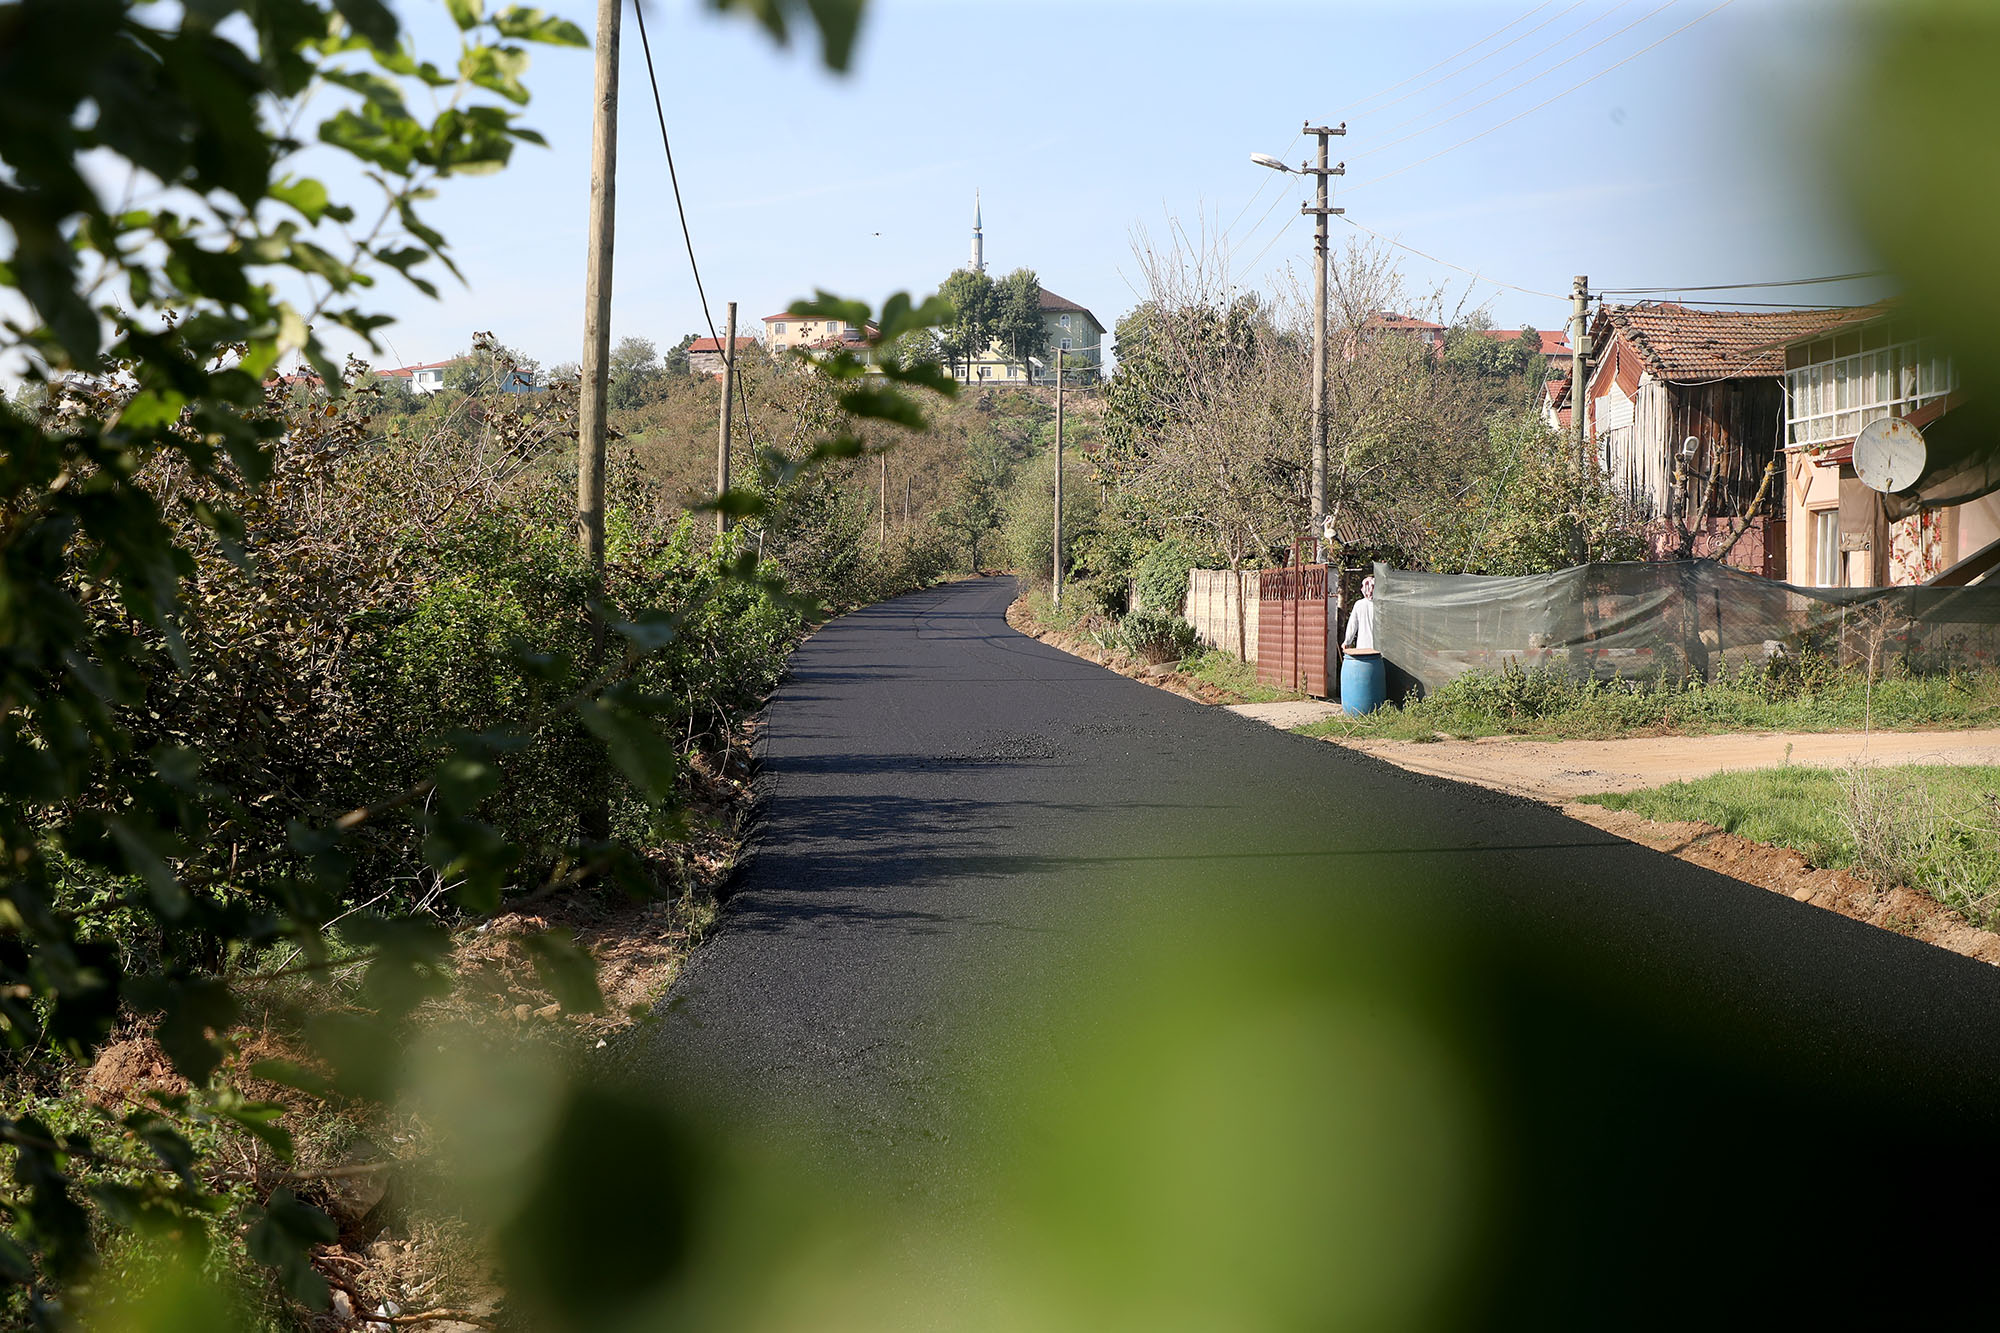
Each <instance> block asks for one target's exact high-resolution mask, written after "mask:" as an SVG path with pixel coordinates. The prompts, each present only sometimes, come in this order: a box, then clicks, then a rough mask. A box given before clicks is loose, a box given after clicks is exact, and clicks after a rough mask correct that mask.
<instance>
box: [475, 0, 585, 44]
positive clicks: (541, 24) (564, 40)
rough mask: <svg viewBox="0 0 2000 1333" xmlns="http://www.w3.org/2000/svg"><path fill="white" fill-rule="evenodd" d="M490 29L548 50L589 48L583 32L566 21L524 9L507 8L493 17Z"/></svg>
mask: <svg viewBox="0 0 2000 1333" xmlns="http://www.w3.org/2000/svg"><path fill="white" fill-rule="evenodd" d="M493 26H494V27H495V28H498V29H499V30H500V35H501V36H502V37H512V38H515V39H517V40H519V41H524V42H541V43H543V44H545V45H548V46H589V45H590V38H589V37H588V36H586V35H585V34H584V31H583V29H582V28H579V27H577V26H576V24H574V23H571V22H570V21H569V20H568V19H566V18H558V17H556V16H555V15H553V14H545V13H543V12H542V11H541V10H539V9H531V8H529V7H528V6H526V5H509V6H507V8H505V9H503V10H501V11H500V12H499V13H498V14H497V15H495V16H494V18H493Z"/></svg>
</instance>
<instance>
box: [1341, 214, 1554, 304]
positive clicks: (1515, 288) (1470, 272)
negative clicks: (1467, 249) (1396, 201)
mask: <svg viewBox="0 0 2000 1333" xmlns="http://www.w3.org/2000/svg"><path fill="white" fill-rule="evenodd" d="M1341 221H1343V222H1345V223H1346V224H1347V225H1348V226H1350V227H1357V228H1359V229H1360V230H1362V231H1365V232H1367V233H1368V234H1369V235H1370V236H1373V237H1374V238H1375V239H1376V240H1378V241H1382V242H1384V243H1386V244H1389V245H1393V246H1395V247H1396V248H1397V249H1398V250H1407V251H1409V252H1410V253H1411V254H1413V255H1415V256H1417V257H1418V258H1419V259H1428V260H1430V262H1431V263H1433V264H1442V265H1444V266H1445V267H1446V268H1451V269H1457V270H1458V271H1459V272H1460V273H1463V274H1465V275H1466V276H1467V277H1469V278H1474V279H1477V280H1478V281H1480V282H1484V283H1487V284H1490V285H1491V286H1494V287H1505V288H1506V289H1507V290H1508V291H1510V292H1519V293H1521V294H1522V295H1523V296H1542V297H1547V298H1548V299H1549V300H1551V301H1567V300H1568V299H1569V298H1568V297H1567V296H1558V295H1556V294H1555V293H1554V292H1540V291H1536V290H1535V289H1534V288H1533V287H1523V286H1520V285H1519V284H1517V283H1512V282H1502V281H1500V279H1498V278H1492V277H1488V276H1487V275H1486V274H1484V273H1480V272H1478V271H1476V270H1474V269H1469V268H1467V267H1465V265H1463V264H1454V263H1452V262H1451V261H1450V260H1449V259H1439V258H1438V257H1437V256H1436V255H1433V254H1428V253H1426V252H1424V251H1422V250H1419V249H1417V247H1416V246H1414V245H1405V244H1404V243H1403V242H1401V241H1399V240H1397V239H1396V238H1395V237H1393V236H1384V235H1383V234H1382V233H1381V232H1379V231H1376V230H1375V229H1374V228H1373V227H1370V226H1366V225H1364V224H1362V223H1359V222H1356V221H1355V220H1354V219H1353V218H1351V217H1347V216H1346V215H1345V214H1343V215H1342V216H1341Z"/></svg>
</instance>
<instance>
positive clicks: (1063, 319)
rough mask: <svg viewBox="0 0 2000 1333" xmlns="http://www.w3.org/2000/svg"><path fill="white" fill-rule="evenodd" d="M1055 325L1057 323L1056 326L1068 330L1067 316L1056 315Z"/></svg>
mask: <svg viewBox="0 0 2000 1333" xmlns="http://www.w3.org/2000/svg"><path fill="white" fill-rule="evenodd" d="M1056 323H1058V324H1060V325H1062V326H1063V327H1064V328H1068V327H1069V316H1068V315H1057V316H1056Z"/></svg>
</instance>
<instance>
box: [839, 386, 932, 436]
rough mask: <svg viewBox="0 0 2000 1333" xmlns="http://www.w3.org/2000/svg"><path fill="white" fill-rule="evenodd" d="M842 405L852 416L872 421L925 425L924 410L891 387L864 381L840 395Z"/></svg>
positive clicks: (915, 425) (919, 427) (912, 426)
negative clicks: (864, 382)
mask: <svg viewBox="0 0 2000 1333" xmlns="http://www.w3.org/2000/svg"><path fill="white" fill-rule="evenodd" d="M840 408H841V410H842V411H843V412H846V413H847V414H848V415H849V416H853V417H860V418H862V419H864V420H870V421H892V422H894V423H895V424H897V425H899V426H908V427H909V428H910V429H912V430H922V429H923V428H924V414H923V409H921V408H919V407H918V406H917V405H916V404H915V403H913V402H911V401H910V400H909V399H908V398H906V397H904V396H903V395H902V394H900V393H898V392H896V390H894V389H891V388H886V387H883V386H880V385H875V384H864V385H860V386H858V387H856V388H852V389H849V390H848V391H847V392H845V393H843V394H841V395H840Z"/></svg>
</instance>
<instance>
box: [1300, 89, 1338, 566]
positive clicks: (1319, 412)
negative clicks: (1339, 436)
mask: <svg viewBox="0 0 2000 1333" xmlns="http://www.w3.org/2000/svg"><path fill="white" fill-rule="evenodd" d="M1304 132H1305V133H1307V134H1313V135H1317V136H1319V163H1318V165H1317V166H1306V167H1301V168H1300V170H1301V171H1302V172H1304V173H1305V174H1307V175H1309V176H1312V177H1314V178H1315V183H1316V185H1317V188H1316V189H1315V190H1314V192H1313V193H1314V201H1313V202H1312V203H1311V204H1301V205H1300V206H1299V211H1300V212H1301V213H1309V214H1311V215H1312V219H1313V392H1312V415H1313V456H1312V530H1313V550H1314V555H1315V557H1316V558H1317V559H1318V560H1321V561H1324V560H1325V559H1326V266H1327V253H1326V220H1327V219H1328V218H1329V217H1331V216H1333V215H1334V214H1335V213H1345V212H1346V211H1347V210H1346V209H1344V208H1329V207H1327V181H1328V178H1329V177H1333V176H1345V175H1346V174H1347V164H1346V163H1345V162H1342V163H1341V164H1340V165H1339V166H1333V167H1330V166H1328V165H1327V163H1326V155H1327V154H1326V141H1327V139H1328V138H1330V137H1331V136H1333V135H1336V134H1338V135H1342V136H1345V135H1346V133H1347V122H1346V121H1342V122H1341V123H1340V124H1338V125H1335V126H1333V127H1332V128H1328V127H1326V126H1323V125H1319V126H1316V125H1314V124H1313V123H1312V122H1311V121H1307V122H1306V125H1305V131H1304Z"/></svg>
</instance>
